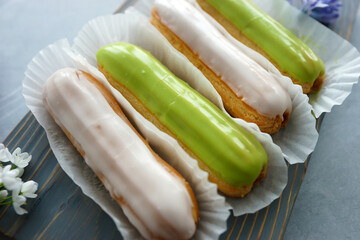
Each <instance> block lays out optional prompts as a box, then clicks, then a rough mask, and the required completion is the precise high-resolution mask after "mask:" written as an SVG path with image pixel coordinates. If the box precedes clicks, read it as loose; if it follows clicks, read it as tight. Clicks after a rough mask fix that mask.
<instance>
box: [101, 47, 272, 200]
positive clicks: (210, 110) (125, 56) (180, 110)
mask: <svg viewBox="0 0 360 240" xmlns="http://www.w3.org/2000/svg"><path fill="white" fill-rule="evenodd" d="M96 57H97V64H98V67H99V69H100V71H101V72H102V73H103V74H104V75H105V77H106V78H107V79H108V81H109V82H110V84H111V85H112V86H113V87H114V88H116V89H117V90H118V91H120V93H121V94H122V95H123V96H124V97H125V98H126V99H127V100H128V101H129V102H130V103H131V104H132V106H133V107H134V108H135V109H136V110H137V111H138V112H139V113H140V114H142V115H143V116H144V117H145V118H146V119H148V120H149V121H150V122H152V123H153V124H154V125H155V126H157V127H158V128H159V129H160V130H162V131H163V132H165V133H167V134H169V135H170V136H172V137H174V138H175V139H176V140H177V141H178V143H179V144H180V146H181V147H182V148H183V149H184V150H185V151H186V152H187V153H188V154H189V155H190V156H192V157H193V158H194V159H196V160H198V163H199V166H200V168H202V169H203V170H205V171H207V172H208V173H209V180H210V181H212V182H214V183H216V184H217V185H218V188H219V190H220V191H221V192H223V193H224V194H225V195H227V196H233V197H239V196H245V195H246V194H247V193H249V192H250V190H251V188H252V187H253V185H254V183H255V182H259V181H261V179H262V178H264V176H265V173H266V170H267V164H268V158H267V154H266V151H265V150H264V148H263V147H262V145H261V144H260V142H259V141H258V140H257V139H256V138H255V136H253V135H252V134H250V133H249V132H247V131H246V130H245V129H243V128H242V127H240V126H239V125H237V124H236V123H235V122H234V121H233V120H232V119H231V118H230V117H229V116H228V115H226V114H225V113H223V112H222V111H221V110H220V109H218V108H217V107H216V106H215V105H214V104H213V103H211V102H210V101H209V100H207V99H206V98H205V97H203V96H202V95H201V94H199V93H198V92H197V91H195V90H194V89H192V88H191V87H190V86H189V85H188V84H187V83H185V82H184V81H182V80H181V79H179V78H177V77H176V76H175V75H174V74H173V73H172V72H170V71H169V70H168V69H167V68H166V67H165V66H164V65H163V64H162V63H160V62H159V61H158V60H157V59H156V58H154V57H153V56H152V55H151V54H150V53H149V52H147V51H145V50H143V49H142V48H140V47H137V46H135V45H132V44H129V43H123V42H119V43H113V44H110V45H107V46H104V47H102V48H101V49H100V50H99V51H98V52H97V54H96Z"/></svg>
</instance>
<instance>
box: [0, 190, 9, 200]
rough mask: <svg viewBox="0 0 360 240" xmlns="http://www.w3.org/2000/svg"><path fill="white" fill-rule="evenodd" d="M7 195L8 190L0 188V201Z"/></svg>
mask: <svg viewBox="0 0 360 240" xmlns="http://www.w3.org/2000/svg"><path fill="white" fill-rule="evenodd" d="M7 195H8V191H6V190H1V191H0V201H1V199H4V198H6V197H7Z"/></svg>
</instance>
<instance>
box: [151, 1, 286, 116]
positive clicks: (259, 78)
mask: <svg viewBox="0 0 360 240" xmlns="http://www.w3.org/2000/svg"><path fill="white" fill-rule="evenodd" d="M155 7H156V9H157V12H158V14H159V16H160V19H161V21H162V23H163V24H164V25H166V26H167V27H168V28H169V29H171V31H173V32H174V33H175V34H176V35H177V36H178V37H179V38H181V39H182V40H183V41H184V42H185V43H186V44H187V45H188V46H189V47H190V48H191V49H192V51H193V52H195V53H196V54H198V55H199V57H200V59H201V60H202V61H203V62H204V63H205V64H206V65H207V66H208V67H209V68H210V69H212V70H213V71H214V72H215V73H216V74H217V75H218V76H221V79H222V80H223V81H224V82H225V83H226V84H227V85H228V86H229V87H230V88H231V89H232V90H233V91H234V92H235V94H236V95H237V96H238V97H240V98H242V100H243V101H244V102H246V103H247V104H248V105H249V106H251V107H252V108H254V109H255V110H256V111H258V112H259V113H260V114H263V115H266V116H269V117H275V116H277V115H280V116H282V115H283V114H284V112H286V111H289V112H290V111H291V105H292V102H291V98H290V96H289V94H288V92H287V91H286V90H285V89H284V88H283V86H282V85H281V84H280V83H279V81H278V80H277V79H276V78H277V77H278V76H275V75H274V74H271V73H269V72H268V71H267V70H265V69H264V68H263V67H262V66H261V65H259V64H258V63H257V62H255V61H254V60H252V58H251V56H250V57H249V56H248V55H246V54H245V53H244V51H242V49H240V48H238V47H236V46H235V45H234V44H232V43H231V42H230V41H229V40H228V39H227V38H225V37H224V36H223V34H221V33H220V32H219V31H218V29H217V28H216V27H214V26H213V25H212V24H211V23H210V22H209V21H208V20H207V19H206V18H205V16H204V15H203V14H202V13H201V12H200V11H199V10H198V9H197V8H196V7H195V6H193V5H191V4H190V3H188V2H186V1H184V0H156V1H155ZM247 54H248V53H247Z"/></svg>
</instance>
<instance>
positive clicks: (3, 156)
mask: <svg viewBox="0 0 360 240" xmlns="http://www.w3.org/2000/svg"><path fill="white" fill-rule="evenodd" d="M11 159H12V155H11V153H10V152H9V150H8V149H7V148H5V146H4V144H2V143H1V144H0V162H9V161H11Z"/></svg>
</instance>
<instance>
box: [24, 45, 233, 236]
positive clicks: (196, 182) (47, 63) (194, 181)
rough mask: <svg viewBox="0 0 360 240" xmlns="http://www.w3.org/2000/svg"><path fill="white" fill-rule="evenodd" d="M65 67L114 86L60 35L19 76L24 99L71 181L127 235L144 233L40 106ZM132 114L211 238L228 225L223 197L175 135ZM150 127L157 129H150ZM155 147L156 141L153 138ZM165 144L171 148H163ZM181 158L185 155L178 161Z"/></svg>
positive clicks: (202, 233)
mask: <svg viewBox="0 0 360 240" xmlns="http://www.w3.org/2000/svg"><path fill="white" fill-rule="evenodd" d="M79 59H80V60H79ZM64 67H74V68H77V69H81V70H83V71H87V72H89V73H90V74H94V73H95V74H94V75H93V76H94V77H95V78H97V79H98V80H99V81H100V82H102V83H103V84H104V85H105V87H106V88H107V89H109V90H110V91H116V90H114V89H112V87H111V86H110V84H108V82H107V81H106V79H105V78H104V76H103V75H102V74H101V73H100V72H99V71H97V69H95V70H96V71H92V70H91V65H90V64H88V63H87V62H86V60H85V59H84V58H83V57H81V56H78V55H76V54H74V53H73V52H72V50H71V48H70V45H69V43H68V41H67V40H61V41H58V42H56V43H54V44H52V45H49V46H48V47H46V48H45V49H43V50H42V51H40V52H39V53H38V54H37V55H36V56H35V57H34V58H33V60H32V61H31V62H30V63H29V65H28V69H27V71H26V72H25V76H26V77H25V79H24V81H23V95H24V97H25V101H26V104H27V105H28V107H29V108H30V110H31V111H32V113H33V114H34V116H35V117H36V119H37V120H38V122H39V123H40V124H41V125H42V126H43V128H44V129H45V131H46V134H47V137H48V139H49V143H50V146H51V149H52V151H53V152H54V155H55V156H56V158H57V160H58V162H59V164H60V166H61V167H62V169H63V170H64V171H65V172H66V173H67V174H68V175H69V177H70V178H71V179H72V180H73V181H74V183H75V184H77V185H78V186H79V187H80V188H81V189H82V191H83V193H84V194H86V195H87V196H89V197H90V198H91V199H93V200H94V201H95V202H96V203H97V204H98V205H99V206H100V207H101V208H102V209H103V210H104V211H105V212H106V213H107V214H108V215H109V216H110V217H111V218H112V219H113V221H114V222H115V224H116V227H117V228H118V229H119V231H120V232H121V234H122V235H123V237H124V238H125V239H142V237H141V235H140V234H139V233H138V231H137V230H136V229H135V228H134V227H133V226H132V225H131V223H130V222H129V221H128V219H127V218H126V216H125V215H124V213H123V212H122V210H121V208H120V207H119V206H118V205H117V203H116V202H115V201H114V200H113V199H112V198H111V196H110V194H109V193H108V192H107V190H106V189H105V188H104V186H103V185H102V183H101V182H100V180H99V179H98V178H97V177H96V175H95V174H94V173H93V172H92V171H91V169H90V168H89V167H88V166H87V165H86V163H85V161H84V160H83V159H82V157H81V155H80V154H79V153H78V152H77V151H76V149H75V148H74V147H73V145H72V144H71V142H70V141H69V140H68V138H67V137H66V135H65V134H64V133H63V132H62V130H61V129H60V128H59V127H58V126H57V125H56V123H55V122H54V121H53V119H52V118H51V117H50V115H49V114H48V113H47V111H46V109H45V108H44V105H43V103H42V88H43V85H44V83H45V81H46V80H47V79H48V78H49V77H50V76H51V75H52V74H53V73H54V72H55V71H57V70H59V69H61V68H64ZM89 68H90V69H89ZM88 70H89V71H88ZM118 95H120V94H118ZM116 98H117V100H118V101H119V98H122V96H121V95H120V96H116ZM125 101H126V100H124V99H123V100H121V103H122V106H123V107H124V106H125V105H126V104H128V103H126V102H125ZM128 106H129V104H128ZM126 109H127V111H128V112H131V111H132V112H135V114H138V113H137V112H136V111H135V110H134V109H132V108H131V106H130V107H127V108H126ZM136 118H137V120H138V122H139V126H143V128H145V129H147V131H149V132H150V133H149V134H147V138H151V139H153V138H157V139H156V140H152V142H154V141H155V142H156V143H158V145H159V149H160V152H158V153H159V155H163V156H162V157H163V158H164V159H165V160H167V161H168V162H169V163H170V164H171V165H172V166H173V167H174V168H175V169H176V170H177V171H179V172H180V173H181V174H182V175H183V176H184V178H185V179H186V180H187V181H188V182H189V183H190V185H191V186H192V189H193V190H194V193H195V196H196V198H197V201H198V204H199V211H200V221H199V224H198V228H197V231H196V233H195V236H194V239H200V238H202V239H204V238H203V236H208V237H210V238H211V239H216V238H218V237H219V235H220V234H221V233H222V232H223V231H225V230H226V219H227V218H228V216H229V206H228V204H226V202H225V199H224V198H223V197H222V196H220V195H219V194H218V193H217V188H216V185H215V184H213V183H210V182H209V181H208V180H207V174H206V173H205V172H203V171H201V170H200V169H199V168H198V166H197V163H196V161H195V160H193V159H190V157H189V156H188V155H187V154H186V153H185V152H184V151H182V149H180V147H177V146H174V145H177V143H176V142H175V140H173V139H170V140H169V139H168V138H167V136H165V137H164V136H163V135H162V134H159V133H158V132H156V129H155V130H154V129H152V128H151V126H149V124H150V123H149V122H147V121H146V120H144V119H141V117H140V116H137V117H136ZM152 131H155V132H154V133H153V132H152ZM151 135H153V136H151ZM155 147H157V146H156V144H155ZM164 148H166V149H171V150H167V151H166V150H161V149H164ZM157 150H158V149H157ZM182 159H187V160H186V161H181V160H182ZM144 187H146V186H144ZM174 218H176V216H174ZM209 229H210V230H209Z"/></svg>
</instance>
